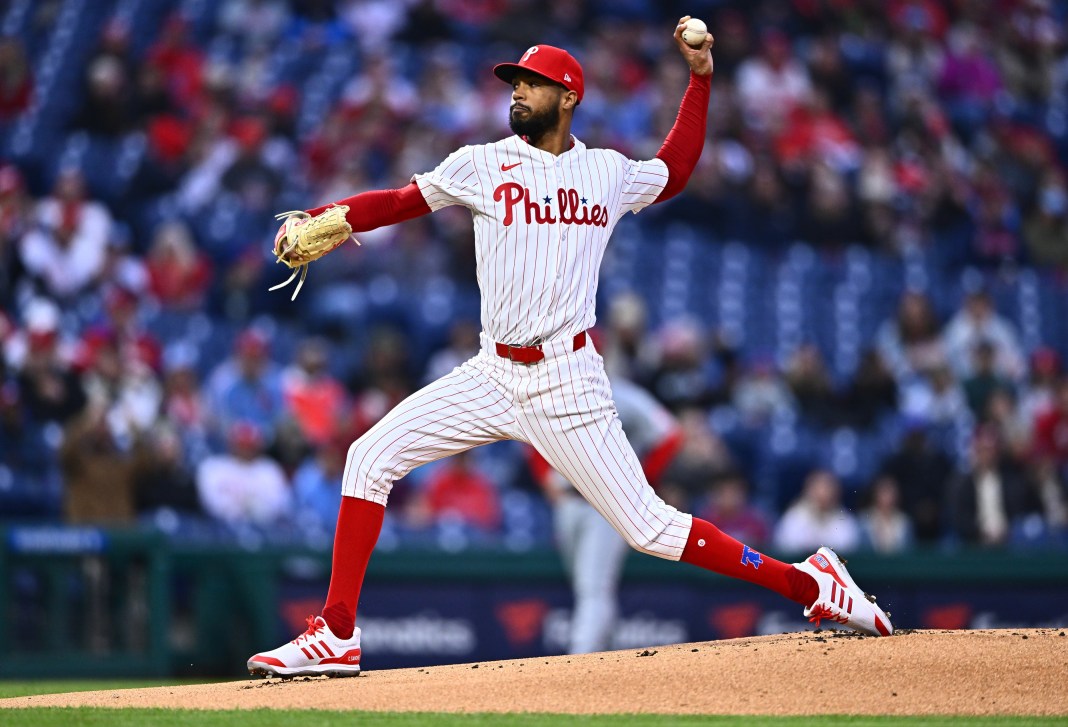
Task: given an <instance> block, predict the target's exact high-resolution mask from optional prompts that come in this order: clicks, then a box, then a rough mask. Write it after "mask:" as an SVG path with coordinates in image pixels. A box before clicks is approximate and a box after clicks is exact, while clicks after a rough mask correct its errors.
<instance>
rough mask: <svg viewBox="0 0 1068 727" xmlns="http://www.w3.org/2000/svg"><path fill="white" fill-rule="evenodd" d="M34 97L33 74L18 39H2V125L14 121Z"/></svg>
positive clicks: (0, 77)
mask: <svg viewBox="0 0 1068 727" xmlns="http://www.w3.org/2000/svg"><path fill="white" fill-rule="evenodd" d="M32 97H33V73H32V72H31V70H30V64H29V62H28V61H27V60H26V50H25V49H24V48H23V46H22V41H20V40H19V39H18V38H3V39H0V123H3V122H6V121H8V120H9V119H12V118H14V117H16V116H18V115H19V114H21V113H22V112H23V111H25V110H26V109H27V108H28V107H29V105H30V100H31V99H32Z"/></svg>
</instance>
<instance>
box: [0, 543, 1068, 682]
mask: <svg viewBox="0 0 1068 727" xmlns="http://www.w3.org/2000/svg"><path fill="white" fill-rule="evenodd" d="M2 542H3V548H2V550H0V608H2V616H3V617H2V618H0V676H3V677H20V678H27V677H35V676H40V677H44V676H50V677H56V676H65V675H66V676H107V675H115V676H129V675H142V676H148V675H172V674H177V675H228V674H233V675H237V674H240V673H242V668H243V666H244V661H245V659H246V658H247V657H248V655H249V654H250V653H252V652H253V651H256V650H260V649H265V648H272V647H274V646H277V645H278V644H279V643H281V642H282V641H283V640H285V639H288V638H292V637H293V636H294V635H295V634H296V633H297V632H298V631H299V630H301V629H303V626H304V617H305V616H306V615H308V614H310V613H316V612H318V610H319V609H320V608H321V605H322V598H323V596H324V595H325V592H326V584H327V577H328V572H329V563H330V558H329V553H328V552H326V551H321V550H293V549H283V548H266V549H262V548H258V549H254V550H252V549H243V548H240V547H237V546H229V547H210V548H208V547H196V548H194V547H189V546H175V545H172V544H169V543H168V542H167V541H166V540H165V539H163V538H162V537H160V536H159V535H158V534H154V533H144V532H135V531H107V530H98V529H77V530H71V529H57V528H32V529H26V528H19V529H9V530H7V531H5V532H3V539H2ZM849 566H850V570H851V572H852V573H853V574H854V576H855V577H856V579H857V580H858V582H860V583H861V584H862V585H864V587H866V588H869V589H870V590H871V591H872V592H873V593H875V594H877V595H878V596H879V602H880V604H882V605H883V606H884V608H886V609H888V610H889V611H891V612H892V614H893V616H894V622H895V624H896V625H897V626H898V628H968V627H973V628H992V627H1015V626H1021V627H1022V626H1059V627H1068V558H1065V556H1064V553H1063V552H1054V553H1043V552H1000V551H985V552H984V551H968V552H956V553H943V552H929V553H928V552H925V553H912V554H909V555H907V556H900V557H893V558H885V557H876V556H872V555H858V556H855V557H852V558H850V562H849ZM570 602H571V599H570V593H569V590H568V588H567V584H566V581H565V579H564V573H563V570H562V568H561V566H560V563H559V560H558V558H557V557H556V555H555V553H552V552H534V553H524V554H508V553H501V552H469V553H463V554H445V553H440V552H412V551H403V552H402V551H396V552H382V553H377V554H376V555H375V556H374V557H373V558H372V561H371V567H370V570H369V572H368V579H367V585H366V587H365V588H364V592H363V598H362V601H361V604H360V622H361V626H362V627H363V629H364V643H363V646H364V652H365V655H366V656H365V663H366V664H367V665H368V668H390V667H398V666H413V665H424V664H440V663H451V662H465V661H485V660H490V659H507V658H516V657H533V656H538V655H543V654H559V653H562V651H563V649H564V644H565V640H566V633H567V625H568V621H569V618H570ZM621 606H622V621H621V623H620V626H619V628H618V629H617V633H616V642H615V644H614V647H615V648H637V647H645V646H655V645H658V644H663V643H673V642H686V641H702V640H709V639H722V638H731V637H737V636H747V635H752V634H770V633H779V632H782V631H793V630H798V629H803V628H806V627H807V626H808V624H807V623H806V622H805V621H804V620H803V619H802V618H801V612H800V608H798V607H796V606H795V605H793V604H790V603H788V602H786V601H784V600H783V599H781V598H779V597H777V596H775V595H774V594H771V593H765V592H764V591H762V590H761V589H758V588H755V587H753V586H750V585H748V584H744V583H738V582H734V581H730V580H728V579H724V578H719V577H716V576H712V575H710V574H707V573H704V572H702V571H700V570H698V569H696V568H692V567H690V566H686V565H679V564H674V563H668V562H665V561H659V560H656V559H653V558H649V557H642V556H639V555H637V554H634V555H633V557H632V558H631V559H630V560H629V561H628V564H627V569H626V573H625V580H624V586H623V589H622V594H621Z"/></svg>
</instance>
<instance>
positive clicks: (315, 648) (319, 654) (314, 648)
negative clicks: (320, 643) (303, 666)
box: [308, 644, 323, 659]
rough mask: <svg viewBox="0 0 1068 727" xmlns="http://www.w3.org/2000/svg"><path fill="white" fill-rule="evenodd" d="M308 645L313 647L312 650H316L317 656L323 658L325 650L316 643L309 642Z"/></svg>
mask: <svg viewBox="0 0 1068 727" xmlns="http://www.w3.org/2000/svg"><path fill="white" fill-rule="evenodd" d="M308 646H309V647H311V650H312V651H314V652H315V655H316V656H318V657H319V658H320V659H322V658H323V652H321V651H319V649H318V647H316V646H315V644H308Z"/></svg>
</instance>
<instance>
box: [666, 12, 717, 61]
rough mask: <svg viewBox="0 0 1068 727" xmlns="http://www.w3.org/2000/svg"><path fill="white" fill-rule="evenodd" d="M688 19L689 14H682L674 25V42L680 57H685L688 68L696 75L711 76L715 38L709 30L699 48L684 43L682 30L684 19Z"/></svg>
mask: <svg viewBox="0 0 1068 727" xmlns="http://www.w3.org/2000/svg"><path fill="white" fill-rule="evenodd" d="M689 19H690V16H689V15H683V16H682V17H681V18H679V23H678V25H677V26H676V27H675V44H676V45H677V46H678V47H679V52H680V53H682V57H683V58H685V59H686V63H687V64H688V65H689V66H690V70H691V71H693V72H694V74H696V75H698V76H711V75H712V52H711V49H712V44H713V43H714V42H715V38H713V37H712V33H711V32H710V33H709V34H708V35H706V36H705V42H704V43H702V44H701V47H700V48H694V47H692V46H690V45H688V44H687V43H686V41H684V40H683V39H682V31H683V29H684V28H685V27H686V21H687V20H689Z"/></svg>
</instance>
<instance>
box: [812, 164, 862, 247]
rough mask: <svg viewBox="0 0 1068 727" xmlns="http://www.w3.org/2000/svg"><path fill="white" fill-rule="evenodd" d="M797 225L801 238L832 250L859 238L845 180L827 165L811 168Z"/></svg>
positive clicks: (817, 165)
mask: <svg viewBox="0 0 1068 727" xmlns="http://www.w3.org/2000/svg"><path fill="white" fill-rule="evenodd" d="M798 228H799V229H798V232H799V233H800V236H801V239H803V240H806V241H808V242H810V243H812V244H813V245H816V246H818V247H821V248H824V249H829V250H842V249H844V248H845V247H846V246H847V245H849V244H851V243H855V242H857V241H858V240H859V239H860V234H861V231H860V221H859V220H858V219H857V215H856V210H855V209H854V207H853V203H852V200H851V199H850V197H849V189H848V188H847V187H846V180H845V178H844V177H843V176H842V175H841V174H840V173H839V172H837V171H835V170H834V169H832V168H831V167H829V166H827V165H826V164H822V163H817V164H816V165H815V166H814V167H813V168H812V172H811V175H810V178H809V184H808V198H807V199H806V202H805V205H804V207H803V211H802V213H801V219H800V222H799V225H798Z"/></svg>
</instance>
